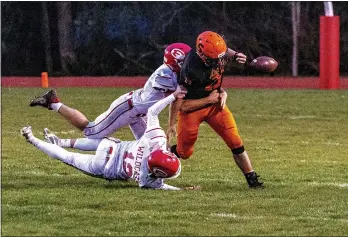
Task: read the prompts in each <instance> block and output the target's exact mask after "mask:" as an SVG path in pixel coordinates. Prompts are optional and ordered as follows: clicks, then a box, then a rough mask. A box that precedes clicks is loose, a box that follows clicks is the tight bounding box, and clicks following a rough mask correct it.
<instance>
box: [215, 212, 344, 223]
mask: <svg viewBox="0 0 348 237" xmlns="http://www.w3.org/2000/svg"><path fill="white" fill-rule="evenodd" d="M210 215H211V216H216V217H223V218H233V219H244V220H259V219H283V220H294V221H296V220H318V221H342V222H348V219H342V218H338V219H337V218H334V219H331V218H327V217H314V216H307V217H306V216H301V217H294V216H293V217H291V216H289V217H285V216H247V215H242V216H241V215H237V214H235V213H211V214H210Z"/></svg>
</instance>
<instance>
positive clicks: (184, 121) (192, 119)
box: [171, 109, 206, 159]
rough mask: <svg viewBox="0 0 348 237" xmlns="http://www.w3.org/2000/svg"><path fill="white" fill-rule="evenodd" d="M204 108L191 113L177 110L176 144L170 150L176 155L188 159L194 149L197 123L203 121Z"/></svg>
mask: <svg viewBox="0 0 348 237" xmlns="http://www.w3.org/2000/svg"><path fill="white" fill-rule="evenodd" d="M205 116H206V109H201V110H199V111H195V112H191V113H183V112H179V116H178V123H177V145H174V146H172V147H171V151H172V152H173V153H174V154H176V155H177V156H178V157H180V158H183V159H188V158H189V157H190V156H191V155H192V154H193V151H194V144H195V142H196V141H197V137H198V128H199V125H200V124H201V123H202V122H203V121H204V117H205Z"/></svg>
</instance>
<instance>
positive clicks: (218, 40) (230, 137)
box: [167, 31, 263, 188]
mask: <svg viewBox="0 0 348 237" xmlns="http://www.w3.org/2000/svg"><path fill="white" fill-rule="evenodd" d="M230 58H233V59H234V60H235V61H237V62H238V63H241V64H244V63H245V62H246V56H245V55H244V54H242V53H237V52H235V51H234V50H232V49H230V48H228V47H227V45H226V43H225V40H224V39H223V38H222V37H221V36H220V35H219V34H217V33H215V32H212V31H205V32H203V33H201V34H200V35H199V36H198V38H197V41H196V49H194V50H191V51H190V52H189V54H188V55H187V56H186V58H185V61H184V64H183V66H182V68H181V74H180V78H179V85H182V86H184V87H185V88H186V89H187V95H186V96H185V98H184V99H183V100H182V99H179V100H177V101H176V102H175V103H173V104H172V105H171V109H170V114H169V128H168V130H167V136H168V139H170V138H171V136H172V135H173V134H175V133H176V129H175V124H176V118H177V114H178V124H177V131H178V132H177V145H174V146H172V148H171V151H172V152H173V153H175V154H176V155H177V156H178V157H181V158H183V159H188V158H189V157H190V156H191V155H192V153H193V150H194V143H195V142H196V140H197V136H198V128H199V125H200V124H201V123H202V122H207V123H208V124H209V125H210V127H212V128H213V129H214V131H215V132H216V133H218V134H219V135H220V137H221V138H222V139H223V140H224V141H225V143H226V144H227V146H228V147H229V148H230V149H231V151H232V154H233V158H234V160H235V162H236V164H237V165H238V167H239V168H240V169H241V171H242V172H243V174H244V175H245V178H246V180H247V182H248V185H249V187H251V188H259V187H263V183H262V182H259V181H258V175H257V174H256V173H255V172H254V169H253V167H252V165H251V162H250V160H249V157H248V154H247V152H246V151H245V150H244V146H243V141H242V139H241V137H240V135H239V133H238V129H237V125H236V122H235V120H234V118H233V115H232V113H231V111H230V110H229V109H228V107H227V106H226V99H227V93H226V91H225V90H224V89H223V88H222V87H221V85H222V79H223V73H224V69H225V65H226V64H227V63H228V61H229V60H230Z"/></svg>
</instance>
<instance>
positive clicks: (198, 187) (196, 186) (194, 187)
mask: <svg viewBox="0 0 348 237" xmlns="http://www.w3.org/2000/svg"><path fill="white" fill-rule="evenodd" d="M201 189H202V188H201V186H199V185H194V186H188V187H185V188H184V190H195V191H199V190H201Z"/></svg>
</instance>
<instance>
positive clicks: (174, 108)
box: [166, 99, 183, 143]
mask: <svg viewBox="0 0 348 237" xmlns="http://www.w3.org/2000/svg"><path fill="white" fill-rule="evenodd" d="M182 102H183V99H176V100H175V101H173V102H172V103H171V104H170V107H169V118H168V129H167V133H166V135H167V142H168V143H169V142H170V140H171V139H172V138H173V137H175V136H176V128H175V125H176V117H177V114H178V112H179V110H180V108H181V105H182Z"/></svg>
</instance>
